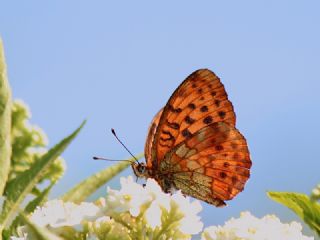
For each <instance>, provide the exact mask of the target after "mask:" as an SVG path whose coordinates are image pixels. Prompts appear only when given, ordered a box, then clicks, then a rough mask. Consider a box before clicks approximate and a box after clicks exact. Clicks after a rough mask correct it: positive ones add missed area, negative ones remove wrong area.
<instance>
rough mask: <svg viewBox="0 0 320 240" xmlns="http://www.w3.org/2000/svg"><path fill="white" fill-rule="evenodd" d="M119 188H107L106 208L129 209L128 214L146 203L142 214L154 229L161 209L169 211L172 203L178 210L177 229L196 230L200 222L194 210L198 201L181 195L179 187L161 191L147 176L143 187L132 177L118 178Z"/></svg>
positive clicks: (110, 212) (117, 210)
mask: <svg viewBox="0 0 320 240" xmlns="http://www.w3.org/2000/svg"><path fill="white" fill-rule="evenodd" d="M120 182H121V189H120V190H119V191H118V190H112V189H110V188H108V190H107V191H108V195H107V198H106V212H107V213H109V214H111V215H112V213H123V212H129V213H130V214H131V216H133V217H137V216H138V215H139V214H140V213H141V211H142V210H143V209H142V208H143V206H148V208H147V209H146V210H145V213H144V217H145V219H146V222H147V224H148V226H149V227H151V228H152V229H155V228H156V227H161V216H162V210H163V209H165V210H166V211H168V212H169V211H171V210H172V208H173V207H177V208H178V213H179V214H182V217H181V219H179V229H180V231H181V232H182V233H184V234H197V233H199V232H200V231H201V230H202V227H203V224H202V222H201V221H200V217H199V216H197V214H198V213H199V212H200V211H201V209H202V208H201V205H200V203H199V201H197V200H196V201H193V202H190V198H188V197H187V198H186V197H184V196H183V195H182V194H181V192H180V191H178V192H176V193H174V194H172V195H170V194H166V193H164V192H163V191H162V189H161V187H160V186H159V185H158V183H157V182H156V181H155V180H154V179H151V178H149V179H148V180H147V182H146V186H145V187H143V186H141V185H140V184H137V183H135V182H134V181H133V178H132V177H131V176H129V177H128V178H121V180H120Z"/></svg>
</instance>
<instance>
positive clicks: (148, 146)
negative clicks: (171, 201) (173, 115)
mask: <svg viewBox="0 0 320 240" xmlns="http://www.w3.org/2000/svg"><path fill="white" fill-rule="evenodd" d="M162 111H163V108H161V109H160V111H159V112H158V113H157V114H156V115H155V116H154V117H153V119H152V122H151V125H150V127H149V129H148V135H147V141H146V144H145V146H144V155H145V158H146V162H147V166H148V167H149V168H150V167H151V163H152V161H151V150H152V143H153V140H154V136H155V133H156V131H157V127H158V125H159V120H160V117H161V114H162Z"/></svg>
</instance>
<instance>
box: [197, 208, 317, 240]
mask: <svg viewBox="0 0 320 240" xmlns="http://www.w3.org/2000/svg"><path fill="white" fill-rule="evenodd" d="M301 230H302V226H301V224H300V223H297V222H291V223H289V224H284V223H281V222H280V220H279V218H277V217H276V216H275V215H266V216H264V217H263V218H261V219H258V218H256V217H255V216H253V215H251V214H250V213H249V212H242V213H241V214H240V218H237V219H235V218H231V219H230V220H229V221H227V222H226V223H225V225H224V226H211V227H208V228H206V229H205V230H204V232H203V234H202V239H203V240H213V239H214V240H240V239H241V240H275V239H281V240H312V239H314V238H313V237H307V236H304V235H302V233H301Z"/></svg>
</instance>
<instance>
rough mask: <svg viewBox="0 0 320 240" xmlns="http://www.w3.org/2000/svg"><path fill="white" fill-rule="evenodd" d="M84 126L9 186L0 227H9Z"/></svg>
mask: <svg viewBox="0 0 320 240" xmlns="http://www.w3.org/2000/svg"><path fill="white" fill-rule="evenodd" d="M84 124H85V122H83V123H82V124H81V126H80V127H79V128H78V129H77V130H75V131H74V132H73V133H72V134H71V135H69V136H68V137H66V138H65V139H63V140H62V141H61V142H60V143H58V144H57V145H56V146H54V147H53V148H52V149H50V150H49V151H48V152H47V153H46V154H44V155H43V156H42V157H41V158H40V159H39V161H37V162H35V163H34V164H33V165H32V166H31V167H30V168H29V169H28V170H26V171H24V172H22V173H21V174H19V175H18V176H17V177H16V178H15V179H13V180H11V181H10V182H9V183H8V184H7V186H6V191H5V196H6V200H5V202H4V205H3V209H2V213H1V215H0V225H2V226H5V227H8V226H7V225H8V224H9V223H10V219H12V218H13V217H14V215H15V214H16V212H17V211H18V208H19V206H20V204H21V203H22V201H23V200H24V199H25V197H26V196H27V194H29V193H31V191H32V189H33V188H34V186H35V185H36V184H38V183H39V181H40V180H41V179H42V176H43V173H45V172H46V170H47V169H48V168H49V167H50V165H51V164H52V162H53V161H54V160H55V159H56V158H57V157H58V156H59V155H60V154H61V153H62V152H63V151H64V150H65V149H66V147H67V146H68V145H69V144H70V143H71V141H72V140H73V139H74V138H75V137H76V135H77V134H78V133H79V131H80V130H81V128H82V127H83V125H84Z"/></svg>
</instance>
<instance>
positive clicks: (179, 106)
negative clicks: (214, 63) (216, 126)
mask: <svg viewBox="0 0 320 240" xmlns="http://www.w3.org/2000/svg"><path fill="white" fill-rule="evenodd" d="M220 121H224V122H227V123H230V124H231V125H235V114H234V111H233V106H232V104H231V102H230V101H229V100H228V97H227V93H226V91H225V89H224V86H223V84H222V83H221V82H220V79H219V78H218V77H217V76H216V75H215V74H214V73H213V72H211V71H210V70H208V69H200V70H197V71H195V72H194V73H192V74H191V75H190V76H189V77H188V78H187V79H186V80H185V81H184V82H182V83H181V85H180V86H179V87H178V88H177V90H176V91H175V92H174V93H173V94H172V96H171V97H170V99H169V101H168V103H167V104H166V106H165V108H164V110H163V113H162V115H161V117H160V120H159V126H158V128H157V130H156V132H155V133H154V134H155V136H154V137H153V143H152V146H151V148H152V149H153V152H154V153H153V155H154V156H153V157H149V156H147V159H152V160H153V162H152V165H153V166H154V167H157V166H158V161H161V159H163V157H164V155H165V154H166V153H167V152H168V151H169V150H170V149H172V148H173V147H174V146H176V145H178V144H179V143H181V142H182V141H184V140H185V139H186V138H188V137H190V136H191V135H192V134H194V133H196V132H197V131H199V130H200V129H201V128H203V127H205V126H207V125H209V124H212V123H214V122H220ZM149 153H150V151H149Z"/></svg>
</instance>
